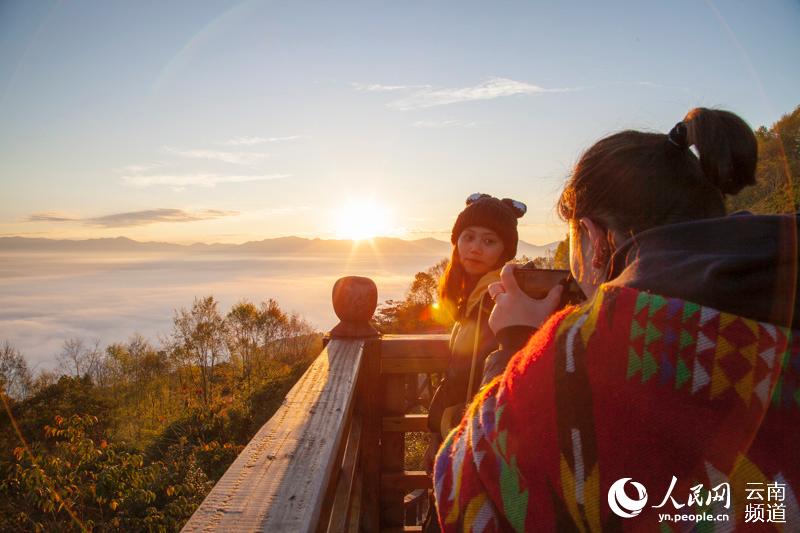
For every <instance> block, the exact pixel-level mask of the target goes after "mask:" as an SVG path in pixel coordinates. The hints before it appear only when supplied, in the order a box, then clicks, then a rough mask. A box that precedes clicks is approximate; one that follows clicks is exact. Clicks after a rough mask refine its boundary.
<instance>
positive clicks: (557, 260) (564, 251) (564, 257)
mask: <svg viewBox="0 0 800 533" xmlns="http://www.w3.org/2000/svg"><path fill="white" fill-rule="evenodd" d="M553 268H556V269H559V270H569V235H567V236H566V237H564V240H563V241H561V242H559V243H558V247H557V248H556V251H555V253H554V254H553Z"/></svg>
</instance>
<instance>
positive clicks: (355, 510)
mask: <svg viewBox="0 0 800 533" xmlns="http://www.w3.org/2000/svg"><path fill="white" fill-rule="evenodd" d="M363 477H364V475H363V474H362V472H361V468H360V466H359V468H357V469H356V479H355V484H354V485H353V495H352V497H351V498H350V512H349V513H348V514H347V533H360V531H361V522H362V520H361V516H362V514H361V512H362V504H361V497H362V495H363V494H364V487H363V485H362V482H361V480H362V479H363ZM375 507H376V508H377V507H378V506H377V505H375ZM365 531H367V530H365Z"/></svg>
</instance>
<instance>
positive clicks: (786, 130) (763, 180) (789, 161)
mask: <svg viewBox="0 0 800 533" xmlns="http://www.w3.org/2000/svg"><path fill="white" fill-rule="evenodd" d="M755 135H756V141H757V142H758V164H757V166H756V185H754V186H752V187H746V188H745V189H743V190H742V191H741V192H740V193H739V194H737V195H736V196H732V197H729V198H728V211H740V210H747V211H751V212H753V213H759V214H780V213H794V212H796V211H797V210H798V206H799V205H800V187H798V186H797V184H796V183H795V178H796V177H797V176H800V106H798V107H796V108H795V109H794V111H792V112H791V113H787V114H786V115H784V116H783V117H781V119H780V120H778V121H777V122H776V123H775V124H773V125H772V127H770V128H769V129H767V128H766V127H764V126H761V127H760V128H758V129H757V130H756V131H755Z"/></svg>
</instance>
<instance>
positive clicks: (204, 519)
mask: <svg viewBox="0 0 800 533" xmlns="http://www.w3.org/2000/svg"><path fill="white" fill-rule="evenodd" d="M363 347H364V340H362V339H354V340H344V339H334V340H331V341H330V343H329V344H328V345H327V346H326V348H325V349H324V350H323V351H322V353H321V354H320V355H319V356H318V357H317V359H316V360H315V361H314V362H313V363H312V364H311V366H310V367H309V369H308V370H307V371H306V373H305V374H303V376H302V377H301V378H300V380H299V381H298V382H297V383H296V384H295V385H294V387H292V390H290V391H289V393H288V394H287V395H286V398H285V400H284V402H283V405H282V406H281V407H280V408H279V409H278V411H277V412H276V413H275V415H274V416H273V417H272V418H271V419H270V420H269V421H268V422H267V423H266V424H264V426H263V427H262V428H261V429H260V430H259V431H258V433H257V434H256V436H255V437H253V439H252V440H251V441H250V443H249V444H248V445H247V447H245V449H244V450H243V451H242V453H240V454H239V456H238V457H237V458H236V460H235V461H234V462H233V464H232V465H231V466H230V468H228V471H227V472H225V474H224V475H223V476H222V478H221V479H220V480H219V482H217V484H216V485H215V486H214V488H213V489H212V490H211V492H210V493H209V495H208V496H207V497H206V499H205V500H203V503H202V504H201V505H200V507H199V508H198V509H197V510H196V511H195V513H194V514H193V515H192V517H191V518H190V519H189V521H188V522H187V523H186V525H185V526H184V527H183V531H187V532H191V531H208V530H218V531H222V530H230V531H242V530H246V531H255V530H260V531H314V530H315V529H316V527H317V522H318V521H319V518H320V511H321V509H322V506H323V503H324V499H325V496H326V493H327V492H328V486H329V485H330V483H331V478H332V476H333V474H334V472H335V469H336V467H338V466H339V465H338V464H337V463H336V458H337V457H338V453H339V452H340V446H341V444H342V440H343V439H344V430H345V427H346V424H345V420H347V418H348V417H349V416H350V413H351V409H352V407H353V403H354V402H353V400H354V397H355V384H356V381H357V379H358V374H359V369H360V367H361V359H362V355H363Z"/></svg>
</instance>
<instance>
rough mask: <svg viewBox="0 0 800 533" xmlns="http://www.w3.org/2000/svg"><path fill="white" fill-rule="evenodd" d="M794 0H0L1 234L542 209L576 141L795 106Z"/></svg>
mask: <svg viewBox="0 0 800 533" xmlns="http://www.w3.org/2000/svg"><path fill="white" fill-rule="evenodd" d="M798 27H800V4H798V2H796V1H794V0H792V1H788V0H787V1H777V0H776V1H767V2H748V1H731V2H696V1H676V2H661V3H655V2H606V3H603V5H602V7H598V6H597V3H596V2H583V3H579V2H551V3H544V2H493V3H488V2H435V3H434V2H344V1H343V2H336V3H331V2H329V3H322V2H270V1H255V0H253V1H245V2H223V1H213V2H202V1H185V2H182V1H174V2H126V3H123V2H100V1H95V2H88V1H74V2H47V1H40V2H27V1H18V2H12V1H5V2H2V3H0V183H2V189H0V192H1V193H2V194H0V235H3V236H8V235H22V236H38V237H52V238H90V237H115V236H120V235H124V236H128V237H131V238H135V239H140V240H160V241H171V242H197V241H203V242H243V241H247V240H254V239H261V238H267V237H276V236H282V235H300V236H305V237H322V238H333V237H337V236H340V237H346V236H354V235H355V236H358V235H363V236H367V235H371V234H375V233H381V234H390V235H397V236H402V237H405V238H416V237H425V236H433V237H436V238H446V237H447V232H448V231H449V228H450V226H451V224H452V221H453V219H454V217H455V215H456V214H457V213H458V211H459V210H460V209H461V207H462V206H463V201H464V198H465V197H466V196H467V195H468V194H470V193H472V192H477V191H480V192H488V193H491V194H494V195H497V196H508V197H513V198H516V199H519V200H522V201H524V202H526V203H527V204H528V206H529V212H528V214H527V215H526V216H525V217H524V218H523V219H521V221H520V223H521V227H520V235H521V237H522V238H523V239H525V240H528V241H530V242H533V243H544V242H549V241H552V240H555V239H558V238H560V237H561V236H562V235H563V234H564V227H563V224H561V223H560V221H559V220H558V219H557V217H556V216H555V214H554V210H553V206H554V203H555V200H556V198H557V195H558V192H559V190H560V187H561V185H562V183H563V181H564V179H565V177H566V176H567V175H568V173H569V170H570V168H571V166H572V165H573V164H574V162H575V161H576V159H577V158H578V156H579V155H580V153H581V151H582V150H584V149H586V148H587V147H588V146H590V145H591V143H592V142H594V141H595V140H597V139H599V138H600V137H601V136H603V135H605V134H607V133H611V132H614V131H616V130H619V129H622V128H629V127H633V128H639V129H647V130H652V131H664V132H666V131H668V130H669V128H670V127H672V125H673V124H674V123H675V122H677V121H678V120H680V118H681V117H682V116H683V115H684V114H685V113H686V111H688V110H689V109H690V108H691V107H695V106H711V107H722V108H726V109H730V110H732V111H735V112H737V113H739V114H740V115H742V116H743V117H744V118H745V119H746V120H747V121H748V122H749V123H750V124H751V125H752V126H754V127H756V126H759V125H770V124H771V123H773V122H774V121H776V120H777V119H778V118H779V117H780V116H781V115H782V114H784V113H787V112H789V111H791V110H792V109H794V107H795V106H797V105H798V104H800V98H798V92H797V88H798V87H800V69H797V68H796V66H793V65H795V64H796V61H797V57H798V55H799V54H798V52H800V32H798V31H797V28H798Z"/></svg>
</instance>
